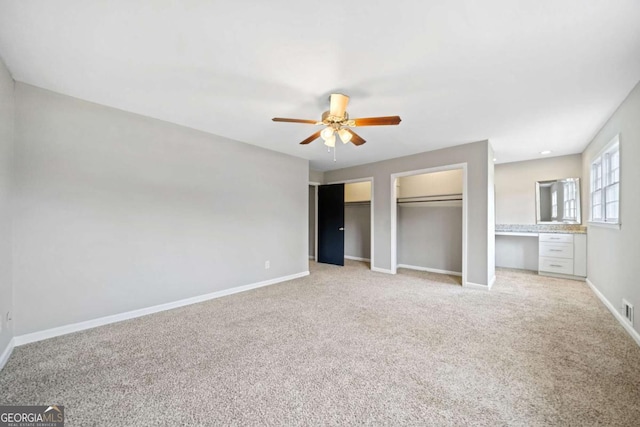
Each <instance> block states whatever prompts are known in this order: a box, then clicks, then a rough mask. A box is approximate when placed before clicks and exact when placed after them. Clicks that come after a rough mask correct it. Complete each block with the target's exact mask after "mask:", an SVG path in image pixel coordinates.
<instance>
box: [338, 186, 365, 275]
mask: <svg viewBox="0 0 640 427" xmlns="http://www.w3.org/2000/svg"><path fill="white" fill-rule="evenodd" d="M371 212H372V207H371V181H363V182H352V183H346V184H345V185H344V258H345V259H348V260H354V261H363V262H366V263H368V267H369V268H371V226H372V222H371Z"/></svg>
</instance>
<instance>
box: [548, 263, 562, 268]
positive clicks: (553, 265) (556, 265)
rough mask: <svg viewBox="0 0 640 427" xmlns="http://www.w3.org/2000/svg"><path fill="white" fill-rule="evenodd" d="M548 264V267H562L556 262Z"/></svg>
mask: <svg viewBox="0 0 640 427" xmlns="http://www.w3.org/2000/svg"><path fill="white" fill-rule="evenodd" d="M549 266H550V267H559V268H562V267H563V266H562V265H558V264H549Z"/></svg>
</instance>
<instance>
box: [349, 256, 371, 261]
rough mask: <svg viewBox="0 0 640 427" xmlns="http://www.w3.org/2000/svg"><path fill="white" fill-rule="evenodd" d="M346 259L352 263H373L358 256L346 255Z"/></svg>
mask: <svg viewBox="0 0 640 427" xmlns="http://www.w3.org/2000/svg"><path fill="white" fill-rule="evenodd" d="M344 259H350V260H352V261H366V262H371V260H370V259H369V258H361V257H358V256H351V255H345V256H344Z"/></svg>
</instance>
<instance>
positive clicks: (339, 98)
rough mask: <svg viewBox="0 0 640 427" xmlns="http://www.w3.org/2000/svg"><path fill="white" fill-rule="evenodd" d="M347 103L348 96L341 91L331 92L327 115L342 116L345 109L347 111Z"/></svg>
mask: <svg viewBox="0 0 640 427" xmlns="http://www.w3.org/2000/svg"><path fill="white" fill-rule="evenodd" d="M348 103H349V97H348V96H347V95H343V94H341V93H332V94H331V100H330V105H329V115H331V116H335V117H344V113H345V111H347V104H348Z"/></svg>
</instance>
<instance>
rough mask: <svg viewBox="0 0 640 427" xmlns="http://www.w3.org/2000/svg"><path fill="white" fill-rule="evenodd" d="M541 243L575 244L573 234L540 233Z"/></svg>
mask: <svg viewBox="0 0 640 427" xmlns="http://www.w3.org/2000/svg"><path fill="white" fill-rule="evenodd" d="M539 239H540V241H541V242H554V243H573V234H559V233H540V234H539Z"/></svg>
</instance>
